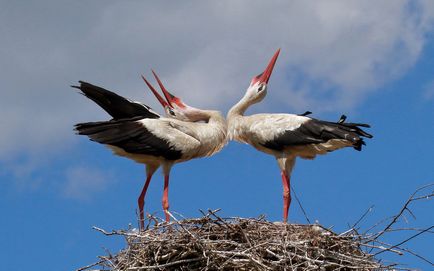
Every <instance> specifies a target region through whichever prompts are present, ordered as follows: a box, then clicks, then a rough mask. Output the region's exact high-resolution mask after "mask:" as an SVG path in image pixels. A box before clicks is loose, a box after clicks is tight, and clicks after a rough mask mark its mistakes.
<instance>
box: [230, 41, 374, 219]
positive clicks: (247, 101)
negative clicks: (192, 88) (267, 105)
mask: <svg viewBox="0 0 434 271" xmlns="http://www.w3.org/2000/svg"><path fill="white" fill-rule="evenodd" d="M279 52H280V49H279V50H277V51H276V53H275V54H274V56H273V58H272V59H271V61H270V62H269V64H268V66H267V68H266V69H265V71H264V72H263V73H261V74H260V75H258V76H255V77H253V79H252V81H251V82H250V86H249V87H248V88H247V91H246V93H245V95H244V97H243V98H242V99H241V100H240V101H239V102H238V103H237V104H236V105H234V106H233V107H232V108H231V110H230V111H229V112H228V116H227V122H228V137H229V139H233V140H235V141H239V142H243V143H247V144H250V145H252V146H253V147H254V148H256V149H257V150H259V151H262V152H265V153H268V154H271V155H274V157H276V160H277V163H278V165H279V168H280V170H281V175H282V183H283V201H284V203H283V220H284V221H285V222H286V221H287V220H288V209H289V205H290V203H291V193H290V176H291V171H292V169H293V167H294V164H295V159H296V157H301V158H304V159H314V158H315V156H316V155H317V154H326V153H327V152H331V151H334V150H337V149H340V148H343V147H353V148H354V149H356V150H361V148H362V145H365V143H364V141H363V139H362V137H368V138H371V137H372V135H370V134H368V133H366V132H364V131H363V130H362V129H360V128H359V126H360V127H369V125H367V124H360V123H344V121H345V118H346V117H345V116H342V117H341V119H340V120H339V121H338V122H336V123H335V122H328V121H322V120H317V119H314V118H309V117H306V115H307V114H310V112H306V113H305V114H302V115H294V114H256V115H250V116H244V112H245V111H246V110H247V108H248V107H249V106H251V105H252V104H255V103H258V102H260V101H261V100H262V99H264V97H265V95H266V93H267V84H268V80H269V79H270V76H271V72H272V71H273V67H274V64H275V63H276V60H277V57H278V55H279Z"/></svg>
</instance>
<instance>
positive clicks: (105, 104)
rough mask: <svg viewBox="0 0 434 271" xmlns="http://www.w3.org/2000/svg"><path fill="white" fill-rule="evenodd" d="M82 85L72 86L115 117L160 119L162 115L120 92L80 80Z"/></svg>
mask: <svg viewBox="0 0 434 271" xmlns="http://www.w3.org/2000/svg"><path fill="white" fill-rule="evenodd" d="M79 83H80V86H72V87H73V88H77V89H79V90H81V91H82V93H83V94H84V95H85V96H86V97H87V98H89V99H91V100H92V101H94V102H95V103H97V104H98V105H99V106H101V108H103V109H104V110H105V111H106V112H107V113H108V114H109V115H110V116H112V117H113V119H125V118H133V117H138V116H140V117H142V118H153V119H158V118H160V116H159V115H158V114H156V113H154V112H152V109H151V108H150V107H149V106H147V105H144V104H139V103H135V102H131V101H129V100H127V99H125V98H124V97H122V96H119V95H118V94H116V93H114V92H111V91H109V90H107V89H104V88H101V87H98V86H95V85H92V84H89V83H87V82H83V81H79Z"/></svg>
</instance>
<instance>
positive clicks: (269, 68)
mask: <svg viewBox="0 0 434 271" xmlns="http://www.w3.org/2000/svg"><path fill="white" fill-rule="evenodd" d="M279 53H280V48H279V49H277V51H276V52H275V53H274V55H273V57H272V58H271V60H270V62H269V63H268V66H267V68H266V69H265V70H264V72H263V73H261V74H259V75H257V76H255V77H253V79H252V82H251V83H250V84H251V85H254V84H255V83H258V82H259V84H260V83H265V84H267V83H268V80H270V76H271V73H272V72H273V68H274V64H276V60H277V57H278V56H279Z"/></svg>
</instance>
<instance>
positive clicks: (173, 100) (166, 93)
mask: <svg viewBox="0 0 434 271" xmlns="http://www.w3.org/2000/svg"><path fill="white" fill-rule="evenodd" d="M152 74H153V75H154V77H155V79H157V82H158V85H159V86H160V88H161V91H163V94H164V97H166V100H167V102H168V103H169V104H170V105H172V104H176V105H178V106H179V107H180V108H185V104H184V103H183V102H181V100H180V99H179V98H178V97H176V96H175V95H173V94H172V93H170V92H169V91H167V89H166V88H165V87H164V85H163V83H162V82H161V80H160V78H158V75H157V74H156V73H155V72H154V70H152Z"/></svg>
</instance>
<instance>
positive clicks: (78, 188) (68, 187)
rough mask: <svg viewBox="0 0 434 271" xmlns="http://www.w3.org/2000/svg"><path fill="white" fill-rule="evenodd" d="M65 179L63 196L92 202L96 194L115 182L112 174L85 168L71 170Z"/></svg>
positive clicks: (75, 167) (67, 172) (79, 167)
mask: <svg viewBox="0 0 434 271" xmlns="http://www.w3.org/2000/svg"><path fill="white" fill-rule="evenodd" d="M65 178H66V183H65V186H64V188H63V195H64V196H65V197H66V198H71V199H78V200H90V199H91V198H92V196H93V195H94V194H95V193H97V192H101V191H104V190H105V189H106V188H107V186H108V185H109V184H110V183H111V182H113V177H112V175H111V174H110V173H107V172H103V171H101V170H99V169H96V168H89V167H85V166H74V167H71V168H69V169H68V170H67V171H66V173H65Z"/></svg>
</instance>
